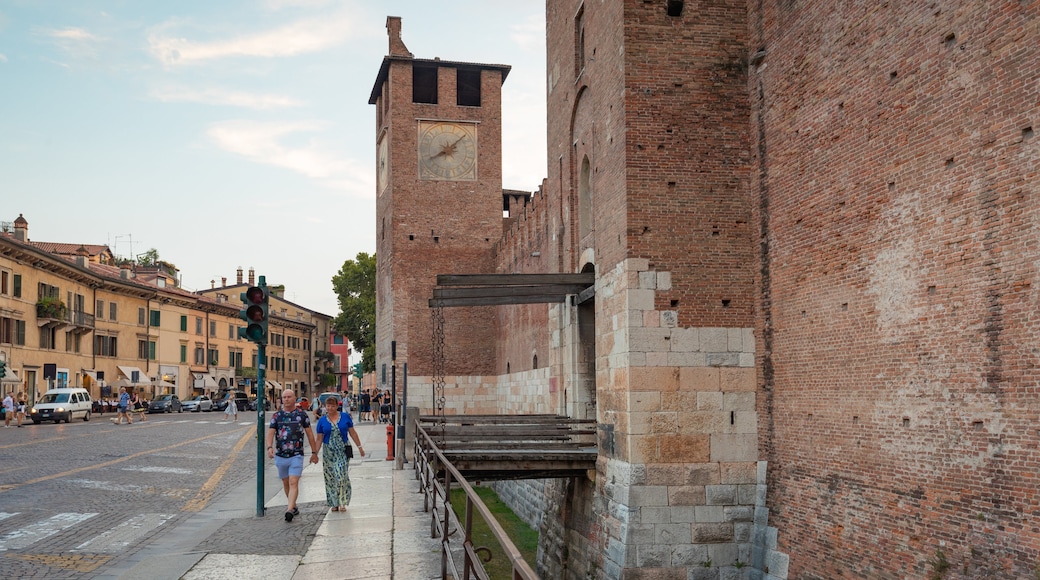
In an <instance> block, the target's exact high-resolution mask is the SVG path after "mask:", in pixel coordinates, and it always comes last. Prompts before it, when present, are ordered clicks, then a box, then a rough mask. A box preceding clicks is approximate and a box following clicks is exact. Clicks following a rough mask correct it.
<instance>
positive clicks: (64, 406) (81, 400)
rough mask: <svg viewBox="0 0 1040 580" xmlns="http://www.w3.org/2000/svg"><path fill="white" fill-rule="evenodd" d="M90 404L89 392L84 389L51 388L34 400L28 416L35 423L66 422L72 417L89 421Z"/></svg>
mask: <svg viewBox="0 0 1040 580" xmlns="http://www.w3.org/2000/svg"><path fill="white" fill-rule="evenodd" d="M90 405H91V401H90V393H88V392H87V390H86V389H80V388H69V389H51V390H49V391H47V392H46V393H44V394H43V396H42V397H40V400H39V401H36V404H35V405H33V408H32V411H30V413H29V416H30V417H31V418H32V421H33V423H36V424H40V423H41V422H43V421H54V422H55V423H61V422H62V421H65V422H66V423H68V422H69V421H71V420H72V418H73V417H82V418H83V420H84V421H90Z"/></svg>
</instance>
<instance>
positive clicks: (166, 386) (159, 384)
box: [152, 379, 177, 389]
mask: <svg viewBox="0 0 1040 580" xmlns="http://www.w3.org/2000/svg"><path fill="white" fill-rule="evenodd" d="M152 385H153V386H156V387H160V388H163V389H175V388H177V385H175V384H173V383H170V382H167V381H164V380H162V379H159V380H156V381H152Z"/></svg>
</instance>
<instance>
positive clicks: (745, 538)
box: [733, 522, 755, 544]
mask: <svg viewBox="0 0 1040 580" xmlns="http://www.w3.org/2000/svg"><path fill="white" fill-rule="evenodd" d="M754 529H755V524H753V523H751V522H734V523H733V541H735V542H738V543H742V544H750V543H751V539H752V531H753V530H754Z"/></svg>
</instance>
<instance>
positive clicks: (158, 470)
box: [123, 467, 193, 474]
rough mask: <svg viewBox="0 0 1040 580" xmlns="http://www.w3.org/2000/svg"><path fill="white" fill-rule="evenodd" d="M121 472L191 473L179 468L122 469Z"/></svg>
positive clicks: (188, 470)
mask: <svg viewBox="0 0 1040 580" xmlns="http://www.w3.org/2000/svg"><path fill="white" fill-rule="evenodd" d="M123 471H141V472H144V473H180V474H184V473H193V472H192V470H190V469H183V468H181V467H124V468H123Z"/></svg>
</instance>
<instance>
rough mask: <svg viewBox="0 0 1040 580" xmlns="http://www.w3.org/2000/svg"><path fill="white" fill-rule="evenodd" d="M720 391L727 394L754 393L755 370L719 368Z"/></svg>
mask: <svg viewBox="0 0 1040 580" xmlns="http://www.w3.org/2000/svg"><path fill="white" fill-rule="evenodd" d="M719 385H720V390H722V391H723V392H727V393H732V392H749V393H754V392H755V369H753V368H752V369H748V368H720V369H719Z"/></svg>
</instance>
